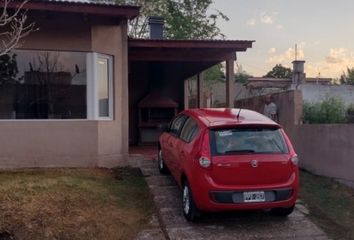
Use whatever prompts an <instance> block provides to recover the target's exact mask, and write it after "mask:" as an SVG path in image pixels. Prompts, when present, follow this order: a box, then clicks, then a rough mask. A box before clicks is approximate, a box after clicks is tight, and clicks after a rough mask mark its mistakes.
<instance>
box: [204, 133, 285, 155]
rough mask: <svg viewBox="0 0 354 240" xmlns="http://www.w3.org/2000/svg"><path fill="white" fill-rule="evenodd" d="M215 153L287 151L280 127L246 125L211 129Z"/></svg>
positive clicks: (212, 146) (212, 145)
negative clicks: (243, 126)
mask: <svg viewBox="0 0 354 240" xmlns="http://www.w3.org/2000/svg"><path fill="white" fill-rule="evenodd" d="M211 148H212V152H213V155H225V154H261V153H264V154H266V153H287V152H288V149H287V147H286V144H285V141H284V138H283V135H282V133H281V131H280V129H278V128H269V127H246V128H225V129H212V130H211Z"/></svg>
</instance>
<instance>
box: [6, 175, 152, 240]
mask: <svg viewBox="0 0 354 240" xmlns="http://www.w3.org/2000/svg"><path fill="white" fill-rule="evenodd" d="M153 211H154V208H153V201H152V198H151V196H150V193H149V190H148V187H147V185H146V183H145V181H144V179H143V177H142V176H141V174H140V171H138V170H137V169H130V168H120V169H115V170H106V169H75V170H73V169H69V170H68V169H60V170H26V171H16V172H0V236H1V234H4V233H5V232H7V233H10V234H12V235H14V236H15V237H17V238H19V239H41V240H45V239H62V240H64V239H70V240H72V239H85V240H87V239H107V240H110V239H134V237H135V236H136V234H137V232H138V231H139V230H141V229H142V228H146V227H148V221H149V220H150V217H151V215H152V213H153Z"/></svg>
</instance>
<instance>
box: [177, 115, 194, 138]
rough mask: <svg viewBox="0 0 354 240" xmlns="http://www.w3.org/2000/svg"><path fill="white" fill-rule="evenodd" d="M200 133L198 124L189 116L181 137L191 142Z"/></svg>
mask: <svg viewBox="0 0 354 240" xmlns="http://www.w3.org/2000/svg"><path fill="white" fill-rule="evenodd" d="M197 133H198V124H197V123H196V122H195V121H194V120H193V119H192V118H188V120H187V121H186V123H185V124H184V126H183V129H182V132H181V136H180V137H181V139H182V140H183V141H185V142H191V141H192V140H193V139H194V137H195V136H196V135H197Z"/></svg>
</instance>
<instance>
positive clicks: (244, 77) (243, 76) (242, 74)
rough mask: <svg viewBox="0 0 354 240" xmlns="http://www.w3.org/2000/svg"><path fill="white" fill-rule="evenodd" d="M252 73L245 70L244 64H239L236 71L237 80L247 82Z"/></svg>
mask: <svg viewBox="0 0 354 240" xmlns="http://www.w3.org/2000/svg"><path fill="white" fill-rule="evenodd" d="M250 77H251V75H249V74H248V73H247V72H246V71H245V70H243V68H242V65H238V64H237V70H236V73H235V82H238V83H242V84H245V83H246V82H247V81H248V78H250Z"/></svg>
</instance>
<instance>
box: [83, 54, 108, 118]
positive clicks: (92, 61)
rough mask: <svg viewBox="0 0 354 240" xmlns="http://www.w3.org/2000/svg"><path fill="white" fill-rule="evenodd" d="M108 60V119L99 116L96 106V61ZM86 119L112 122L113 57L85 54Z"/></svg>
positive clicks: (97, 106)
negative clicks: (100, 59)
mask: <svg viewBox="0 0 354 240" xmlns="http://www.w3.org/2000/svg"><path fill="white" fill-rule="evenodd" d="M99 58H104V59H106V60H108V61H107V62H108V105H109V106H108V111H109V112H108V117H100V116H99V105H98V99H99V97H98V79H97V60H98V59H99ZM86 63H87V64H86V65H87V94H86V97H87V119H88V120H113V114H114V113H113V57H112V56H110V55H105V54H100V53H94V52H91V53H87V57H86Z"/></svg>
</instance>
